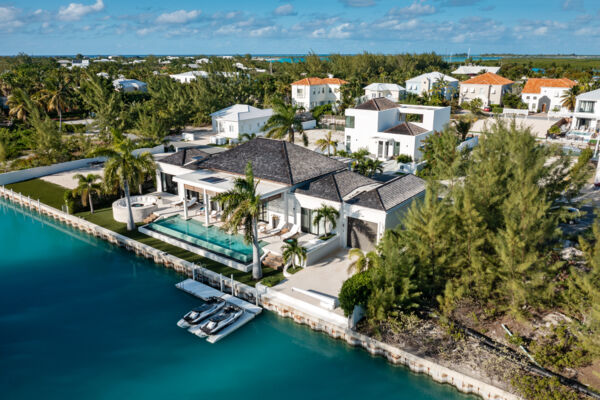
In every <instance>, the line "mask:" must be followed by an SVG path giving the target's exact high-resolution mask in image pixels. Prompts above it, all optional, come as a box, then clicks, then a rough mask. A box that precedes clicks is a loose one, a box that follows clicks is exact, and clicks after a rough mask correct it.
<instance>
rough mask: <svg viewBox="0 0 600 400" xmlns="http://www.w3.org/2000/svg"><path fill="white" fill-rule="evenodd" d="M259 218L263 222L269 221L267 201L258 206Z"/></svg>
mask: <svg viewBox="0 0 600 400" xmlns="http://www.w3.org/2000/svg"><path fill="white" fill-rule="evenodd" d="M258 220H259V221H261V222H269V220H268V219H267V203H264V202H263V203H260V206H259V208H258Z"/></svg>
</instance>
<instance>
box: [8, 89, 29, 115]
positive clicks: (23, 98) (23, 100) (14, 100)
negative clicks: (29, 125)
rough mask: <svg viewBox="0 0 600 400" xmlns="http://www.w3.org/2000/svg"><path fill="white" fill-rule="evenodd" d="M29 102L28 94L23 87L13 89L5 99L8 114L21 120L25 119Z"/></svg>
mask: <svg viewBox="0 0 600 400" xmlns="http://www.w3.org/2000/svg"><path fill="white" fill-rule="evenodd" d="M29 102H30V100H29V96H27V93H26V92H25V91H24V90H23V89H19V88H17V89H14V90H13V91H12V93H11V94H10V96H8V98H7V99H6V104H7V105H8V115H10V116H11V117H15V118H17V119H20V120H21V121H26V120H27V113H28V111H27V108H28V107H29Z"/></svg>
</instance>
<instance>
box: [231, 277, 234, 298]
mask: <svg viewBox="0 0 600 400" xmlns="http://www.w3.org/2000/svg"><path fill="white" fill-rule="evenodd" d="M231 295H232V296H235V289H234V287H233V274H231Z"/></svg>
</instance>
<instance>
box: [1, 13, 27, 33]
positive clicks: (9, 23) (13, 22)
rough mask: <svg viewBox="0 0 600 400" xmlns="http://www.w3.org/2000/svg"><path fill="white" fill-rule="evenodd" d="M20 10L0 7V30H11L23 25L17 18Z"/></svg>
mask: <svg viewBox="0 0 600 400" xmlns="http://www.w3.org/2000/svg"><path fill="white" fill-rule="evenodd" d="M20 13H21V10H19V9H18V8H15V7H0V32H12V31H13V30H15V29H16V28H20V27H21V26H23V25H24V23H23V21H21V20H20V19H18V18H19V14H20Z"/></svg>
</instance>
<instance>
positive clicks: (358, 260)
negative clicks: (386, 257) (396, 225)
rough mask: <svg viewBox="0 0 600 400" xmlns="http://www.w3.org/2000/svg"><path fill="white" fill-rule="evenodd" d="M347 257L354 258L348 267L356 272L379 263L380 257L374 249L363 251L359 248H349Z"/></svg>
mask: <svg viewBox="0 0 600 400" xmlns="http://www.w3.org/2000/svg"><path fill="white" fill-rule="evenodd" d="M348 257H349V258H353V259H354V260H353V261H352V264H350V269H351V270H354V272H356V273H359V272H363V271H366V270H368V269H369V268H371V267H373V266H375V265H378V264H379V263H381V259H380V258H379V255H378V254H377V252H376V251H369V252H367V253H365V252H364V251H362V250H361V249H350V251H349V252H348Z"/></svg>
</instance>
